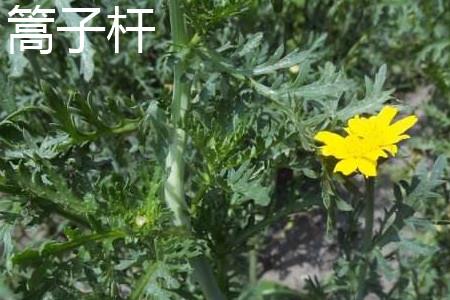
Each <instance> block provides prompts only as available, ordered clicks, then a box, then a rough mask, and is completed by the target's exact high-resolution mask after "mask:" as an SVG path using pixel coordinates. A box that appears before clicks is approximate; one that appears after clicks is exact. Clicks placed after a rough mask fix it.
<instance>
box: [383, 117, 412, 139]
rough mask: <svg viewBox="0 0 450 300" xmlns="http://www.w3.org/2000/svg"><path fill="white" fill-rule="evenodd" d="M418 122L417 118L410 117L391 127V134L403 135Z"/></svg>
mask: <svg viewBox="0 0 450 300" xmlns="http://www.w3.org/2000/svg"><path fill="white" fill-rule="evenodd" d="M416 122H417V117H416V116H409V117H406V118H403V119H401V120H400V121H397V122H395V123H394V124H392V125H391V126H390V127H389V133H390V134H393V135H401V134H402V133H403V132H405V131H406V130H408V129H410V128H411V127H413V126H414V124H416Z"/></svg>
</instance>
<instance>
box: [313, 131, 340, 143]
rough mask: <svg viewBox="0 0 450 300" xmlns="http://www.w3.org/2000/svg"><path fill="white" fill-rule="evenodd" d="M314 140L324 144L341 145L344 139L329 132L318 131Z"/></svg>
mask: <svg viewBox="0 0 450 300" xmlns="http://www.w3.org/2000/svg"><path fill="white" fill-rule="evenodd" d="M314 139H315V140H316V141H319V142H322V143H324V144H334V143H342V142H343V140H344V138H343V137H342V136H340V135H339V134H336V133H334V132H330V131H319V132H318V133H317V134H316V135H315V136H314Z"/></svg>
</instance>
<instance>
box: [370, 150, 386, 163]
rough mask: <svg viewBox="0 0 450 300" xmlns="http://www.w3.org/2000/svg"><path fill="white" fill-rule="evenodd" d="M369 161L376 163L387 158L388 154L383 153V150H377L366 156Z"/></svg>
mask: <svg viewBox="0 0 450 300" xmlns="http://www.w3.org/2000/svg"><path fill="white" fill-rule="evenodd" d="M364 157H365V158H367V159H368V160H372V161H376V160H377V159H378V158H380V157H387V154H386V152H384V151H383V149H382V148H377V149H375V150H372V151H370V152H368V153H366V154H365V155H364Z"/></svg>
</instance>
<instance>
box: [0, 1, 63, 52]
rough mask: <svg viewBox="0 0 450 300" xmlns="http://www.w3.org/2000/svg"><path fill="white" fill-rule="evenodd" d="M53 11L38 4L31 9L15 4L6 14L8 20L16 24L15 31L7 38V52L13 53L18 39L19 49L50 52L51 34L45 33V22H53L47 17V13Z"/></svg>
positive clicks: (53, 11)
mask: <svg viewBox="0 0 450 300" xmlns="http://www.w3.org/2000/svg"><path fill="white" fill-rule="evenodd" d="M54 13H55V10H54V9H42V8H41V7H40V6H39V5H36V7H35V8H34V9H33V10H32V9H25V8H23V9H21V8H20V6H19V5H16V6H15V7H14V8H13V9H12V10H11V11H10V12H9V14H8V15H9V18H8V22H9V23H15V24H16V28H15V29H16V30H15V32H16V33H13V34H11V36H10V40H9V53H11V54H14V52H15V48H16V44H17V43H16V41H19V42H20V51H25V50H27V49H35V50H39V51H40V52H41V54H50V53H51V52H52V35H51V34H49V33H47V24H48V23H53V22H55V19H54V18H49V17H48V14H54ZM45 42H46V45H45Z"/></svg>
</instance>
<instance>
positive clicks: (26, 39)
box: [8, 5, 155, 54]
mask: <svg viewBox="0 0 450 300" xmlns="http://www.w3.org/2000/svg"><path fill="white" fill-rule="evenodd" d="M126 12H127V14H135V15H137V23H138V24H137V26H127V27H124V26H123V25H122V24H121V22H122V21H123V20H124V19H126V18H127V15H124V14H120V8H119V7H118V6H115V7H114V14H113V15H108V16H107V17H108V19H112V26H111V28H110V30H109V33H108V35H107V39H108V40H111V39H114V52H115V53H119V51H120V42H119V40H120V35H121V34H126V33H127V32H133V33H137V36H138V39H137V41H138V53H142V52H143V35H144V32H153V31H155V27H145V26H144V15H145V14H153V9H127V10H126ZM55 13H56V12H55V9H43V8H41V7H40V5H36V6H35V8H34V9H29V8H20V6H19V5H16V6H15V7H14V8H13V9H12V10H11V11H10V12H9V18H8V22H9V23H15V24H16V25H15V33H12V34H11V35H10V41H9V43H10V44H9V52H10V54H14V53H15V52H16V51H17V47H18V46H19V51H21V52H24V51H25V50H39V51H40V53H41V54H50V53H51V52H52V45H53V36H52V34H51V33H48V28H47V25H48V24H50V23H54V22H55V18H54V17H53V16H52V17H50V16H49V15H54V14H55ZM60 13H63V14H64V13H68V14H70V13H75V14H84V15H86V14H87V16H86V17H84V18H82V19H81V21H80V22H79V24H67V25H69V26H68V27H57V28H56V30H57V31H58V32H72V33H75V34H78V37H77V41H78V45H77V46H78V47H77V48H70V49H69V53H72V54H77V53H82V52H83V51H84V47H85V43H86V33H88V32H105V31H106V28H105V27H96V26H90V24H91V22H92V20H93V19H94V18H95V17H96V16H98V15H99V14H100V13H101V10H100V8H63V9H62V10H61V11H60ZM74 23H76V22H74Z"/></svg>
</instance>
